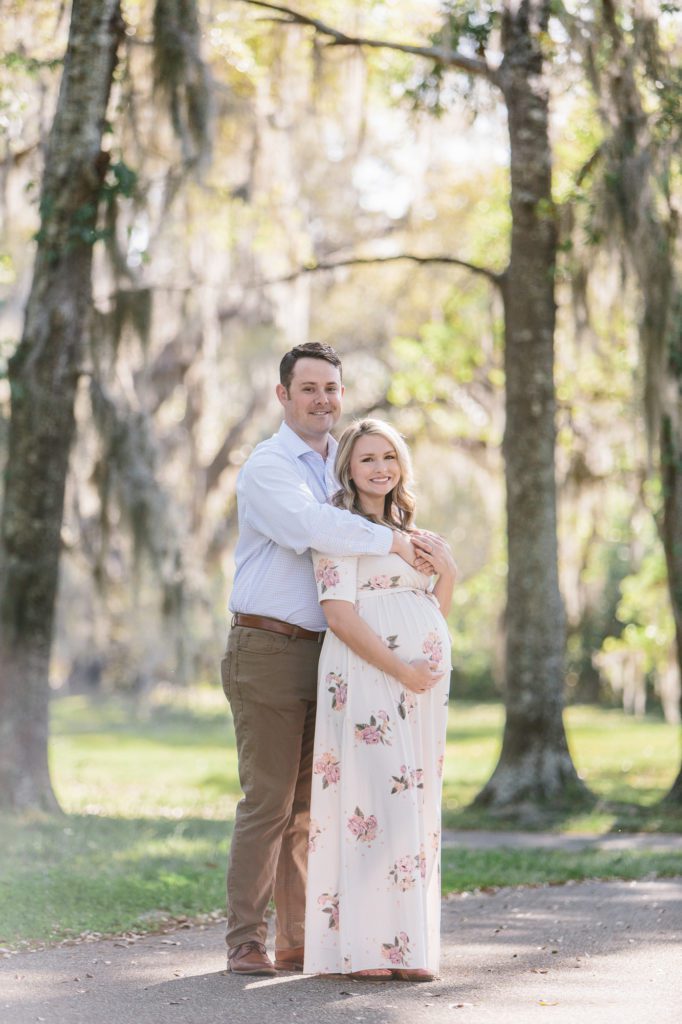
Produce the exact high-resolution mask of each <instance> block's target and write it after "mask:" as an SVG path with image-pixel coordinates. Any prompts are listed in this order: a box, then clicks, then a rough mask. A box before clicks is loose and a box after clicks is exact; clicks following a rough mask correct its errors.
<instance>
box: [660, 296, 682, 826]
mask: <svg viewBox="0 0 682 1024" xmlns="http://www.w3.org/2000/svg"><path fill="white" fill-rule="evenodd" d="M681 312H682V310H681ZM675 341H676V345H675V348H674V349H672V346H671V355H672V354H673V352H674V353H675V354H676V355H677V360H679V359H680V358H681V357H682V324H680V325H678V337H677V338H676V339H675ZM670 363H671V367H672V366H675V365H677V366H678V367H679V368H680V371H679V375H680V376H682V363H679V362H676V361H675V360H673V359H672V358H671V360H670ZM672 375H673V372H672V370H671V376H672ZM675 376H677V375H675ZM676 385H677V386H676V388H675V389H674V391H670V390H669V393H671V394H674V395H675V397H676V399H677V402H676V405H677V409H676V414H677V415H676V416H675V418H674V420H673V417H672V416H671V415H669V414H666V415H664V416H663V417H662V422H661V446H660V453H661V455H660V457H661V483H662V484H663V524H662V527H663V546H664V548H665V561H666V567H667V570H668V590H669V593H670V606H671V608H672V612H673V617H674V620H675V653H676V655H677V670H678V672H679V673H680V678H681V679H682V436H680V432H681V430H682V408H681V407H680V406H682V401H680V394H681V392H680V387H681V385H682V381H680V379H679V376H678V379H677V380H676ZM663 802H664V803H666V804H670V805H673V806H676V807H682V767H680V770H679V772H678V773H677V778H676V779H675V781H674V782H673V784H672V787H671V789H670V791H669V792H668V793H667V794H666V796H665V798H664V801H663Z"/></svg>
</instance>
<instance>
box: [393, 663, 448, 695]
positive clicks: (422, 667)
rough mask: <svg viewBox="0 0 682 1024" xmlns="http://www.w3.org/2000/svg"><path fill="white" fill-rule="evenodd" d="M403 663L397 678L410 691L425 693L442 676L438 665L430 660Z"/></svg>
mask: <svg viewBox="0 0 682 1024" xmlns="http://www.w3.org/2000/svg"><path fill="white" fill-rule="evenodd" d="M404 665H405V668H404V669H403V670H402V671H401V673H400V676H399V677H398V680H399V682H401V683H402V684H403V686H404V687H405V689H406V690H411V691H412V693H427V692H428V691H429V690H431V689H433V687H434V686H435V685H436V683H437V682H439V681H440V680H441V679H442V678H443V673H442V672H441V671H440V669H439V668H438V666H437V665H434V664H432V662H430V661H406V662H404Z"/></svg>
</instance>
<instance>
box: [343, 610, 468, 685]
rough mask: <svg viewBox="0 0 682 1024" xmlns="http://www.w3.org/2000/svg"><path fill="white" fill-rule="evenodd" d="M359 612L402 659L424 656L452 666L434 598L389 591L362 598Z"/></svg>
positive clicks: (427, 659) (444, 624)
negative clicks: (379, 595)
mask: <svg viewBox="0 0 682 1024" xmlns="http://www.w3.org/2000/svg"><path fill="white" fill-rule="evenodd" d="M358 611H359V613H360V615H361V616H362V618H363V619H365V621H366V622H367V624H368V625H369V626H371V628H372V629H373V630H374V632H375V633H377V634H378V635H379V636H380V637H381V639H382V640H383V642H384V643H385V644H386V646H387V647H389V648H390V649H391V650H393V651H395V653H396V655H397V656H398V657H399V658H401V659H402V660H403V661H415V660H418V659H423V660H425V661H430V662H431V663H432V664H434V665H438V666H439V667H440V668H441V669H442V670H443V671H445V670H446V669H449V668H450V664H451V654H450V636H449V634H448V628H447V624H446V622H445V619H444V618H443V616H442V615H441V613H440V609H439V608H438V605H437V604H436V602H435V599H432V598H430V597H427V596H426V594H423V593H417V594H415V593H412V592H409V591H408V592H403V593H399V594H386V595H385V596H382V597H373V598H371V599H367V600H365V601H360V603H359V608H358Z"/></svg>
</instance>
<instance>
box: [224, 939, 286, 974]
mask: <svg viewBox="0 0 682 1024" xmlns="http://www.w3.org/2000/svg"><path fill="white" fill-rule="evenodd" d="M227 969H228V971H232V973H233V974H275V968H274V965H273V963H272V960H271V959H270V957H269V956H268V954H267V953H266V951H265V946H264V945H263V943H262V942H255V941H252V942H242V943H241V944H240V945H239V946H233V947H232V949H228V951H227Z"/></svg>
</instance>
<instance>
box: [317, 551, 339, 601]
mask: <svg viewBox="0 0 682 1024" xmlns="http://www.w3.org/2000/svg"><path fill="white" fill-rule="evenodd" d="M315 582H316V583H320V584H321V590H322V593H323V594H326V593H327V591H328V590H330V589H331V588H332V587H337V586H338V585H339V568H338V565H335V563H334V562H333V561H332V560H331V558H322V559H320V561H319V562H318V565H317V569H316V570H315Z"/></svg>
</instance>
